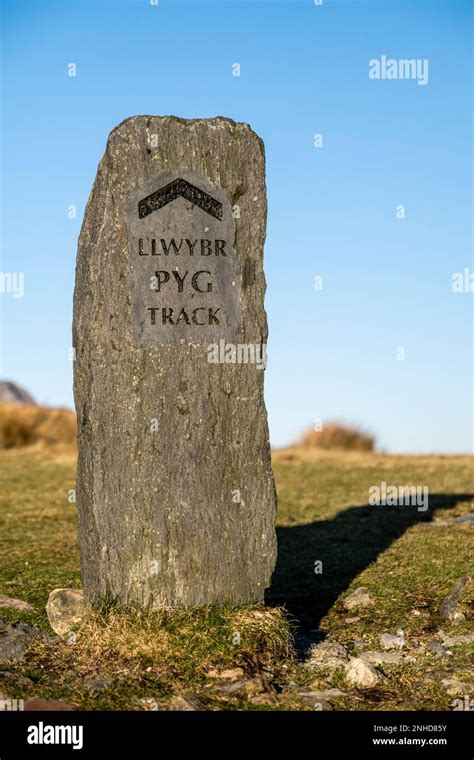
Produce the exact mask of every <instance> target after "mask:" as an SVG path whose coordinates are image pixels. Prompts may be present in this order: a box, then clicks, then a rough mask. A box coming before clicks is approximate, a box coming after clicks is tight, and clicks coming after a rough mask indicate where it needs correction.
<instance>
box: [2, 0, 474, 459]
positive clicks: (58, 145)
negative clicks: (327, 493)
mask: <svg viewBox="0 0 474 760" xmlns="http://www.w3.org/2000/svg"><path fill="white" fill-rule="evenodd" d="M2 14H3V27H4V31H3V37H4V39H3V98H2V113H3V119H2V121H3V131H2V148H3V149H2V163H3V169H2V175H3V183H2V252H3V257H2V264H1V271H3V272H24V278H25V279H24V297H23V298H14V297H13V294H12V293H8V292H7V293H0V304H1V308H2V334H1V348H2V357H1V359H2V363H1V368H0V375H1V377H2V378H8V379H13V380H15V381H17V382H19V383H20V384H22V385H24V386H25V387H26V388H27V389H28V390H29V391H30V392H31V393H32V394H33V395H34V396H35V397H36V399H37V400H38V401H40V402H43V403H47V404H52V405H66V406H72V404H73V402H72V364H71V361H70V358H69V349H70V346H71V313H72V292H73V287H74V267H75V253H76V244H77V236H78V234H79V230H80V225H81V221H82V214H83V210H84V206H85V203H86V201H87V197H88V194H89V192H90V189H91V186H92V182H93V179H94V176H95V172H96V168H97V163H98V161H99V159H100V157H101V155H102V153H103V150H104V147H105V142H106V138H107V134H108V133H109V131H110V130H111V129H112V128H113V127H114V126H115V125H116V124H118V123H119V122H120V121H121V120H122V119H124V118H126V117H127V116H131V115H136V114H159V115H164V114H175V115H178V116H181V117H194V118H195V117H210V116H215V115H224V116H229V117H231V118H233V119H236V120H238V121H246V122H249V123H250V124H251V126H252V127H253V128H254V129H255V130H256V132H257V133H258V134H259V135H260V136H261V137H262V138H263V140H264V142H265V147H266V157H267V183H268V201H269V217H268V228H267V243H266V247H265V270H266V276H267V296H266V308H267V312H268V319H269V327H270V340H269V365H268V369H267V371H266V378H265V383H266V401H267V407H268V412H269V421H270V431H271V439H272V443H273V444H274V445H283V444H285V443H288V442H290V441H292V440H293V439H294V438H295V437H297V436H298V435H299V434H300V432H301V431H302V430H303V429H305V428H306V427H308V426H311V425H312V424H313V423H314V421H315V420H316V419H317V418H321V419H322V420H323V423H324V421H326V422H327V421H329V420H331V419H338V420H343V421H347V422H353V423H359V424H361V425H363V426H364V427H366V428H368V429H370V430H371V431H372V432H374V433H375V434H376V435H377V437H378V439H379V442H380V445H381V446H382V447H383V448H384V449H386V450H388V451H393V452H403V451H410V452H433V451H445V452H460V451H468V450H470V449H471V448H472V430H473V426H472V421H473V420H472V416H473V415H472V411H473V397H472V391H473V388H472V377H473V367H472V355H473V351H472V303H473V298H474V295H473V294H472V293H468V292H464V293H454V292H453V290H452V287H451V285H452V275H453V273H455V272H461V271H463V270H464V269H465V268H470V271H471V272H472V271H473V268H474V267H473V261H472V228H471V219H470V216H471V205H472V148H471V139H472V137H471V136H472V89H471V88H472V81H471V77H472V73H471V65H472V63H471V55H472V42H471V34H472V27H471V24H472V9H471V4H470V3H469V2H456V1H455V0H446V1H444V0H437V1H436V2H425V1H423V0H418V2H415V1H411V2H410V1H408V0H406V1H405V2H404V1H403V0H402V1H400V0H397V1H396V2H395V1H392V0H373V1H371V2H359V1H358V0H351V1H350V2H341V1H340V0H324V2H323V4H322V5H321V6H319V5H315V4H314V0H291V1H288V2H286V1H284V0H280V1H279V2H278V0H267V1H266V2H264V1H263V0H262V1H261V2H257V1H254V2H250V1H248V2H242V0H220V2H205V1H203V0H192V2H181V1H180V0H159V3H158V4H157V5H151V4H150V2H149V0H122V1H121V2H120V1H118V0H108V1H107V2H105V1H102V2H99V1H98V0H95V1H94V2H84V0H70V1H67V0H66V1H64V0H63V1H62V2H57V3H52V2H48V1H47V0H45V2H40V1H39V0H37V1H36V2H31V1H30V2H28V0H23V1H22V2H10V1H9V0H4V2H3V3H2ZM382 55H387V56H388V57H392V58H395V59H400V58H415V59H428V62H429V68H428V71H429V80H428V83H427V84H426V85H425V86H420V85H418V83H417V81H415V80H413V79H412V80H371V79H369V75H368V72H369V60H371V59H373V58H380V57H381V56H382ZM69 63H75V64H76V67H77V75H76V76H75V77H70V76H68V64H69ZM234 63H239V64H240V66H241V75H240V77H235V76H232V64H234ZM316 133H319V134H322V136H323V147H322V148H317V147H315V145H314V135H315V134H316ZM398 204H403V205H404V207H405V218H403V219H400V218H397V214H396V208H397V205H398ZM70 205H75V206H76V207H77V217H76V218H75V219H71V218H69V216H68V208H69V206H70ZM317 276H320V277H322V278H323V280H322V281H323V288H322V289H320V290H316V289H315V287H314V279H315V277H317ZM399 348H403V349H404V351H405V359H404V360H402V361H400V360H397V349H399Z"/></svg>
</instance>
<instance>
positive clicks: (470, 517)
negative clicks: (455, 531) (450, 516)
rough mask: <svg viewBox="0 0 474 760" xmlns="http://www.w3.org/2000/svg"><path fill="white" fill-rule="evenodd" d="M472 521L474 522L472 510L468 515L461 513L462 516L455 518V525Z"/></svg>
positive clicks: (467, 523)
mask: <svg viewBox="0 0 474 760" xmlns="http://www.w3.org/2000/svg"><path fill="white" fill-rule="evenodd" d="M470 523H474V512H470V514H468V515H461V517H456V518H455V519H454V520H453V524H454V525H464V524H466V525H469V524H470Z"/></svg>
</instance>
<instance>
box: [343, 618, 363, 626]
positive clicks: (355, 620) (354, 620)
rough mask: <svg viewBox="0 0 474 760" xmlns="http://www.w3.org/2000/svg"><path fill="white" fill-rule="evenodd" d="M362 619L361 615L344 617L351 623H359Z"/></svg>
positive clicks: (345, 620) (346, 621)
mask: <svg viewBox="0 0 474 760" xmlns="http://www.w3.org/2000/svg"><path fill="white" fill-rule="evenodd" d="M359 620H360V617H346V618H344V622H345V623H348V624H349V625H351V624H352V623H358V622H359Z"/></svg>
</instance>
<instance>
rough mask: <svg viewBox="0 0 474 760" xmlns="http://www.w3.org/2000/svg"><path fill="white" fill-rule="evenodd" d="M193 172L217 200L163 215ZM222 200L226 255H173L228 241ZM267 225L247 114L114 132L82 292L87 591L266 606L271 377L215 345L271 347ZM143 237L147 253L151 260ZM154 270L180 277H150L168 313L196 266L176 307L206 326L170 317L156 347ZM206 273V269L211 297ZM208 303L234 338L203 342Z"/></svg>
mask: <svg viewBox="0 0 474 760" xmlns="http://www.w3.org/2000/svg"><path fill="white" fill-rule="evenodd" d="M181 174H183V175H185V176H184V179H186V178H188V179H190V178H193V182H192V183H191V184H192V185H193V186H194V187H195V188H196V187H198V183H199V182H201V184H203V185H204V187H202V188H200V189H201V190H202V191H203V193H204V194H205V195H206V194H207V195H208V197H210V198H211V201H212V199H214V206H212V204H211V205H210V206H209V203H210V201H206V202H205V203H201V205H200V206H199V204H198V202H197V200H196V198H191V200H190V197H191V196H190V195H189V193H188V196H187V197H182V196H181V197H176V198H175V199H173V200H172V201H171V202H167V204H166V205H165V206H163V208H156V209H155V210H153V211H152V212H150V209H151V208H152V206H153V203H155V206H159V202H158V201H156V202H155V201H153V203H152V201H149V198H150V197H151V198H152V199H153V192H151V193H150V190H153V189H154V190H156V191H159V190H160V189H161V188H162V187H163V185H162V183H163V181H164V178H166V180H167V181H168V184H169V185H172V183H173V182H174V181H175V180H176V179H178V178H180V177H181ZM165 175H166V176H165ZM200 178H201V179H200ZM165 187H166V186H165ZM175 187H178V189H180V188H181V189H182V187H181V185H179V183H178V185H175ZM183 187H184V186H183ZM198 189H199V188H198ZM183 192H184V194H185V196H186V190H185V191H183ZM142 193H143V195H142V197H141V200H143V201H144V203H145V201H146V203H145V207H144V208H145V211H144V212H143V213H145V212H147V215H146V216H145V217H144V218H143V220H142V221H143V223H144V226H143V229H144V235H143V238H139V239H138V240H137V230H139V226H137V225H139V221H137V219H136V218H135V219H134V220H133V224H132V223H131V217H130V213H131V211H130V209H132V212H133V204H136V201H137V198H139V197H140V195H141V194H142ZM147 193H149V195H147ZM202 197H204V196H202ZM155 200H156V199H155ZM193 200H194V201H195V202H194V203H193V202H192V201H193ZM160 202H163V201H160ZM216 202H217V204H219V203H220V204H221V206H222V225H223V226H222V229H223V230H224V232H223V238H222V239H224V237H226V236H227V237H226V248H225V250H226V253H228V255H227V257H224V256H222V255H217V256H216V254H215V248H214V249H213V254H212V255H207V249H206V250H205V251H204V253H205V255H197V251H198V247H196V249H195V253H194V255H192V256H191V255H189V254H186V255H185V253H184V250H185V248H188V250H189V246H188V245H187V243H186V242H184V243H183V246H184V247H183V249H182V253H180V255H175V254H174V253H173V254H172V253H170V254H168V255H166V254H164V252H163V250H162V252H161V253H160V254H158V253H157V251H159V250H160V241H161V239H165V240H166V241H167V242H166V245H169V241H170V239H172V238H177V239H178V242H179V240H181V239H184V240H186V239H190V238H189V235H191V236H194V238H193V239H199V240H201V239H204V240H206V239H211V238H212V239H213V240H214V239H217V232H218V230H219V218H218V217H219V214H220V213H221V212H220V210H219V207H218V206H216ZM206 203H207V204H208V205H207V206H206ZM150 204H151V205H150ZM206 209H207V210H206ZM209 209H210V210H209ZM216 209H217V210H216ZM230 209H232V214H230ZM148 212H150V213H148ZM211 212H212V213H214V214H215V215H214V216H213V215H212V213H211ZM160 220H162V222H161V221H160ZM187 221H188V222H189V225H188V227H186V223H187ZM162 223H163V225H164V226H163V227H161V224H162ZM265 223H266V198H265V176H264V155H263V146H262V143H261V141H260V140H259V138H258V137H257V136H256V135H255V134H254V133H253V132H252V130H251V129H250V128H249V127H248V125H246V124H237V123H235V122H232V121H230V120H228V119H223V118H216V119H209V120H184V119H177V118H173V117H152V116H139V117H134V118H132V119H127V120H126V121H125V122H122V124H120V125H119V126H118V127H117V128H116V129H114V130H113V131H112V133H111V135H110V136H109V140H108V144H107V149H106V153H105V156H104V158H103V159H102V161H101V163H100V165H99V169H98V173H97V178H96V181H95V184H94V188H93V190H92V194H91V197H90V199H89V202H88V205H87V209H86V213H85V218H84V223H83V227H82V231H81V235H80V240H79V248H78V258H77V268H76V287H75V294H74V324H73V341H74V347H75V351H76V361H75V362H74V393H75V402H76V411H77V417H78V444H79V459H78V483H77V500H78V510H79V545H80V551H81V567H82V576H83V582H84V590H85V596H86V600H87V601H88V602H89V601H92V600H94V599H96V598H101V597H105V596H109V597H113V598H118V599H120V600H121V601H123V602H125V603H130V602H138V603H142V604H151V605H152V606H155V607H160V606H186V605H191V604H207V603H215V602H217V603H220V602H232V603H242V602H249V601H261V600H262V599H263V595H264V590H265V588H266V587H267V586H268V585H269V582H270V577H271V573H272V571H273V568H274V564H275V554H276V541H275V530H274V517H275V488H274V481H273V475H272V470H271V462H270V448H269V441H268V427H267V418H266V411H265V405H264V400H263V370H262V369H258V365H257V364H255V363H250V362H249V363H240V364H239V363H210V362H209V361H208V349H207V346H208V344H209V342H210V341H211V338H212V341H213V340H215V341H217V342H218V341H219V339H220V338H221V339H226V340H229V337H228V336H229V335H233V336H234V342H235V343H245V344H247V345H249V344H258V345H259V346H260V345H261V344H262V343H265V342H266V337H267V324H266V316H265V311H264V307H263V298H264V292H265V278H264V274H263V266H262V259H263V243H264V238H265ZM188 230H189V234H185V233H187V231H188ZM198 233H199V234H198ZM234 234H235V239H234V240H232V239H231V238H232V236H233V235H234ZM207 236H209V237H207ZM140 239H142V240H143V250H142V253H143V254H144V255H143V261H145V259H146V261H147V263H146V264H144V263H143V262H142V261H141V260H140V259H139V258H138V256H139V240H140ZM153 239H155V240H156V250H155V252H154V254H155V255H153V249H152V240H153ZM219 245H220V244H219ZM221 250H222V249H221ZM147 251H148V253H147ZM134 257H135V258H134ZM154 259H156V264H155V262H154ZM208 261H211V262H212V265H211V264H210V265H209V266H206V262H208ZM134 262H135V263H134ZM148 262H149V263H148ZM137 267H142V268H143V267H145V269H143V270H140V272H141V274H140V273H139V272H138V269H137ZM146 267H148V269H147V268H146ZM155 270H157V271H160V272H163V271H167V272H168V274H169V275H170V279H169V281H167V282H166V283H164V280H165V279H166V277H165V275H163V274H161V275H160V278H159V279H160V292H158V291H157V289H156V288H157V284H156V281H155V283H154V284H153V283H152V281H151V279H150V291H149V296H150V300H149V301H148V300H147V301H146V303H150V304H151V305H152V307H153V308H155V307H156V308H159V307H160V308H161V307H166V306H167V301H166V299H167V297H168V295H167V294H168V293H171V291H170V290H169V287H170V283H172V284H173V287H174V286H175V285H176V286H178V280H177V279H176V282H174V280H175V278H176V275H174V271H176V272H177V274H178V275H179V276H180V277H181V278H183V277H184V276H185V273H186V271H188V275H187V279H186V281H185V284H186V287H185V288H184V289H183V294H182V296H183V301H182V302H179V299H178V298H177V293H176V289H175V290H174V291H173V299H174V300H173V301H172V302H170V305H174V309H175V311H174V314H175V315H176V309H177V304H178V302H179V303H181V304H182V306H183V308H185V310H186V312H187V316H188V319H190V321H191V325H190V326H189V330H187V322H186V319H183V320H181V321H180V323H179V324H175V325H174V327H178V330H176V331H175V332H174V333H173V332H170V334H169V336H168V337H167V338H166V340H165V339H164V338H163V335H164V332H163V325H162V324H161V323H160V313H159V312H157V314H156V316H157V320H156V321H157V324H156V325H155V326H156V327H159V329H157V331H156V336H155V337H156V342H155V338H154V337H153V332H152V330H151V327H152V325H151V322H150V324H147V325H146V329H145V328H144V329H142V326H141V323H140V320H142V322H144V320H146V319H147V318H148V317H146V315H144V314H143V310H142V308H143V307H145V306H146V303H145V301H144V300H143V299H144V298H145V296H143V293H141V292H140V293H138V291H137V287H138V288H142V287H143V286H144V285H145V284H146V282H147V278H146V275H147V274H148V275H150V277H151V278H152V275H153V273H154V272H155ZM198 270H200V271H202V270H208V271H209V272H211V276H210V277H211V280H210V281H212V282H213V283H214V284H215V291H212V292H210V293H209V294H208V295H209V301H203V297H202V294H201V293H199V292H198V291H194V293H193V292H191V291H192V288H191V291H190V289H189V286H190V280H191V277H192V273H196V271H198ZM206 277H209V275H201V276H200V277H198V280H197V284H198V285H199V286H200V287H201V290H203V289H204V288H205V278H206ZM162 281H163V283H162ZM232 283H235V285H233V284H232ZM152 285H153V287H154V288H155V290H154V291H153V290H152V289H151V287H152ZM178 295H179V293H178ZM214 295H215V296H216V299H215V300H212V299H213V298H214ZM142 296H143V298H142ZM217 297H219V299H221V300H218V299H217ZM192 298H195V299H196V300H195V301H192ZM140 299H141V300H140ZM204 302H205V303H208V304H209V307H211V306H212V307H213V308H214V307H221V309H222V312H220V314H221V315H224V317H225V319H224V318H223V320H222V331H220V329H218V328H217V326H216V325H211V326H209V325H208V326H207V327H206V330H205V332H203V337H202V339H201V338H199V330H198V329H197V328H196V325H195V324H194V323H192V319H191V318H190V316H189V315H190V314H191V307H192V306H193V304H194V303H196V304H198V306H199V307H201V305H202V303H204ZM203 314H205V312H199V315H200V317H202V316H203ZM148 316H149V318H150V320H151V312H149V313H148ZM199 321H200V320H199ZM166 326H169V327H170V330H173V329H174V327H173V326H171V325H166ZM195 328H196V329H195ZM172 335H174V336H175V342H169V341H172V337H170V336H172ZM212 341H211V342H212ZM221 356H222V355H221ZM239 497H240V501H239V500H238V499H239Z"/></svg>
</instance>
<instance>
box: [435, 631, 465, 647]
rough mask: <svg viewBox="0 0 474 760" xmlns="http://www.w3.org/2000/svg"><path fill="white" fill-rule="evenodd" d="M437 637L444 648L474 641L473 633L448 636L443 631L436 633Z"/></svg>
mask: <svg viewBox="0 0 474 760" xmlns="http://www.w3.org/2000/svg"><path fill="white" fill-rule="evenodd" d="M437 635H438V637H439V638H440V639H441V641H442V643H443V646H444V647H445V648H446V647H457V646H462V645H463V644H471V643H472V642H473V641H474V633H466V634H465V635H460V636H448V635H447V634H445V633H444V631H438V634H437Z"/></svg>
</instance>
